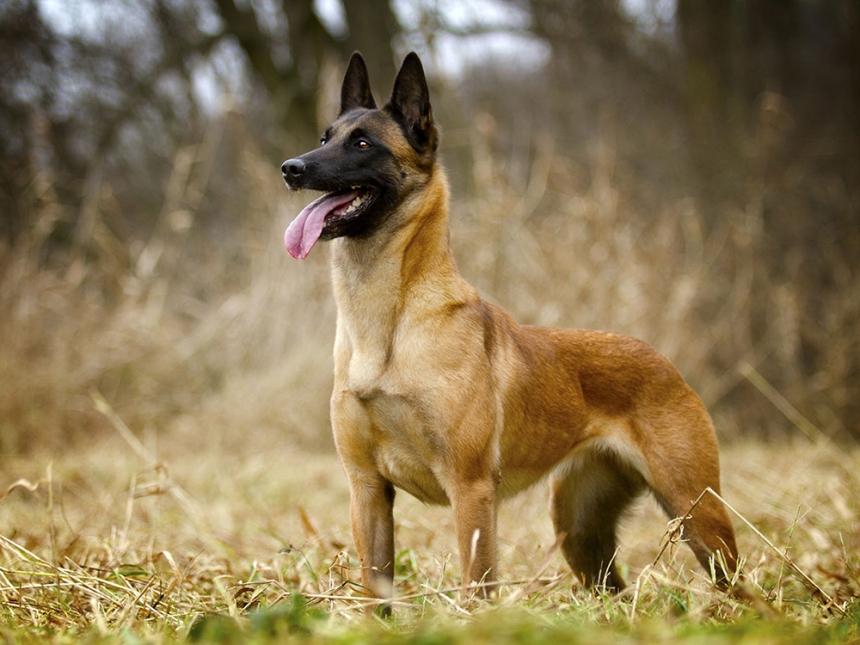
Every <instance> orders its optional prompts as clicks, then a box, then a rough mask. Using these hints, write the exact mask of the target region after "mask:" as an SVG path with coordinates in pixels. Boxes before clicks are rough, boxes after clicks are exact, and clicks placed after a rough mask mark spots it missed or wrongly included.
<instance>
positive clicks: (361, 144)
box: [355, 139, 370, 150]
mask: <svg viewBox="0 0 860 645" xmlns="http://www.w3.org/2000/svg"><path fill="white" fill-rule="evenodd" d="M355 147H356V148H358V149H359V150H367V149H368V148H369V147H370V142H369V141H367V140H366V139H359V140H358V141H356V142H355Z"/></svg>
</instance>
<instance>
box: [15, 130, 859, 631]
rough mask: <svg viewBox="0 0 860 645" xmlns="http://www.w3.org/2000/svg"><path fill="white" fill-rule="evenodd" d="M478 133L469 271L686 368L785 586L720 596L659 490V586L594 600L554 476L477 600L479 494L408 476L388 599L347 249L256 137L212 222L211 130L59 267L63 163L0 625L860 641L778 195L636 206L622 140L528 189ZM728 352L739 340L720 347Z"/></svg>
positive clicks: (638, 546) (30, 332)
mask: <svg viewBox="0 0 860 645" xmlns="http://www.w3.org/2000/svg"><path fill="white" fill-rule="evenodd" d="M457 136H458V134H457V133H456V132H455V133H451V135H450V138H451V141H454V142H456V140H457ZM471 143H472V144H474V145H475V147H476V150H477V155H476V162H477V163H476V166H475V170H474V172H475V177H474V184H475V185H476V186H477V190H476V192H475V194H474V195H473V196H471V197H461V198H460V200H459V201H458V202H457V203H456V204H455V207H454V211H453V215H452V239H453V244H454V250H455V255H456V256H457V258H458V261H459V262H460V264H461V269H462V271H463V273H464V274H465V275H466V276H467V277H468V278H469V279H470V280H471V281H472V282H473V283H474V284H476V286H478V287H479V288H480V289H481V290H482V291H483V292H484V293H485V294H487V297H491V298H492V299H494V300H496V301H497V302H500V303H501V304H503V305H504V306H506V307H508V308H510V309H511V310H512V311H513V313H514V314H515V316H516V317H517V318H518V319H519V320H521V321H523V322H530V323H541V324H552V325H565V326H581V327H594V328H604V329H613V330H617V331H621V332H625V333H630V334H633V335H636V336H639V337H641V338H643V339H645V340H647V341H649V342H651V343H652V344H654V345H655V346H656V347H657V348H658V349H660V350H661V351H662V352H664V353H665V354H667V355H668V356H669V357H670V358H672V359H673V360H674V361H675V362H676V363H677V364H678V365H679V367H680V369H681V371H682V372H683V373H684V374H685V375H686V376H687V378H688V379H689V380H690V382H691V383H692V384H693V385H694V387H696V389H697V390H699V391H700V392H701V394H702V396H703V398H704V400H705V402H706V404H708V405H709V407H711V409H713V410H715V417H716V421H717V425H718V428H719V431H720V434H721V437H722V439H723V448H722V458H723V481H724V488H723V494H724V497H725V499H726V500H727V501H728V502H729V504H731V507H732V509H733V518H734V522H735V526H736V528H737V531H738V537H739V546H740V548H741V551H742V554H743V556H744V557H745V559H746V563H745V572H746V576H747V585H748V587H749V588H750V589H751V590H752V591H753V593H754V595H755V596H756V597H757V598H758V599H759V600H758V601H757V602H755V603H747V602H738V601H737V600H735V599H733V598H730V597H727V596H725V595H724V594H722V593H719V592H716V591H714V590H712V589H711V587H710V586H709V583H708V577H709V576H708V574H707V573H706V572H704V571H702V570H700V569H698V568H697V566H696V565H695V563H694V562H693V561H692V558H690V557H688V553H687V549H686V548H685V547H684V546H683V544H681V542H683V536H681V538H680V539H678V537H677V536H674V537H673V534H672V533H671V530H669V529H670V527H668V526H667V522H666V519H665V518H663V517H662V516H661V515H660V514H659V513H658V512H657V509H656V506H655V505H654V504H653V503H652V502H651V501H650V500H646V501H643V502H642V503H641V504H640V508H639V509H638V510H637V512H636V513H634V514H633V515H631V517H630V519H629V520H628V522H627V524H626V527H625V533H624V537H623V539H622V548H621V551H620V553H619V555H618V558H619V561H620V562H621V563H622V565H623V570H624V571H625V572H626V576H627V579H628V580H629V581H630V582H631V583H632V584H631V587H630V589H629V590H628V592H626V593H625V594H624V595H623V596H622V597H619V598H606V597H595V596H592V595H591V594H589V593H587V592H585V591H584V590H582V589H580V588H579V586H578V585H577V583H576V581H575V580H574V579H573V578H572V576H571V575H570V574H569V573H568V572H567V570H566V568H565V566H564V564H563V562H562V558H561V557H560V555H559V554H558V553H556V552H555V550H554V548H553V537H552V532H551V526H550V522H549V518H548V513H547V499H546V498H547V491H546V490H545V489H544V488H543V487H540V486H538V487H536V488H535V489H534V490H532V491H530V492H528V493H527V494H525V495H523V496H522V497H520V498H518V499H516V500H514V501H512V502H511V503H509V504H508V505H506V506H504V507H503V509H502V515H501V519H500V534H501V553H500V560H501V568H502V572H501V576H502V579H503V581H504V585H503V586H502V588H501V591H500V594H499V598H498V599H497V600H496V601H495V602H493V603H474V602H472V603H468V602H463V601H461V600H460V598H459V596H458V594H457V585H458V579H459V577H458V571H457V570H456V569H457V565H456V553H455V551H454V540H453V527H452V523H451V516H450V513H449V511H448V510H447V509H440V508H433V507H426V506H423V505H421V504H420V503H418V502H416V501H415V500H413V499H411V498H409V496H408V495H406V494H403V493H401V494H400V495H399V496H398V503H397V507H396V517H397V545H398V549H399V551H398V555H397V562H396V571H397V573H396V583H397V587H396V590H397V601H396V609H395V618H394V619H393V620H391V621H388V622H380V621H377V620H375V619H372V618H369V619H368V618H364V617H363V612H362V606H363V600H362V598H361V590H360V589H359V588H358V587H357V585H356V583H355V580H357V578H358V575H357V573H358V572H357V571H356V562H355V555H354V552H353V550H352V546H351V538H350V535H349V528H348V516H347V505H348V500H347V492H346V485H345V481H344V478H343V475H342V473H341V470H340V467H339V465H338V463H337V460H336V457H335V456H334V453H333V448H332V445H331V439H330V428H329V425H328V418H327V400H328V394H329V387H330V381H331V359H330V348H331V343H332V339H333V317H334V311H333V304H332V302H331V297H330V288H329V285H328V276H327V266H326V253H325V247H324V246H323V247H321V248H320V249H317V250H316V251H315V252H314V253H313V254H312V256H311V258H310V259H309V260H307V261H306V262H304V263H298V262H295V261H292V260H290V259H289V258H288V257H287V256H286V254H285V253H284V252H283V248H282V244H281V238H282V232H283V228H284V227H285V226H286V223H287V222H288V221H289V219H290V217H291V215H292V214H293V213H294V212H295V211H296V209H297V208H298V207H299V206H300V205H301V204H302V203H303V198H302V197H301V196H298V197H296V196H290V195H286V194H285V191H283V189H282V186H281V184H280V180H279V177H278V171H277V168H276V167H273V166H272V165H271V164H269V163H267V162H265V161H263V160H262V156H261V155H260V154H259V153H257V152H256V151H255V150H254V149H253V147H252V146H251V145H250V144H247V145H246V146H245V147H244V148H240V152H239V154H238V155H237V159H238V164H237V165H238V167H239V168H240V169H241V172H242V176H241V180H242V181H243V182H244V184H243V185H244V194H246V195H247V203H246V204H245V205H244V208H243V212H242V216H241V221H240V222H238V223H237V224H236V226H235V231H234V232H233V234H232V236H231V238H230V239H231V241H230V242H229V243H226V242H223V241H218V242H217V243H216V242H213V240H212V239H210V238H207V236H206V235H204V234H200V233H199V230H198V229H199V228H200V226H199V222H198V220H197V219H196V217H197V215H198V211H197V210H196V206H197V205H198V204H199V203H200V201H199V195H202V194H204V193H205V191H206V190H207V182H208V181H209V175H208V174H207V173H208V170H207V166H206V164H204V163H203V161H204V160H205V159H206V158H207V156H208V155H209V154H211V145H214V144H211V142H207V141H204V142H202V143H201V144H200V145H199V146H192V147H189V148H186V149H183V150H182V151H181V154H180V155H179V156H178V158H177V159H176V162H175V164H174V175H173V177H172V178H171V181H170V183H169V184H168V187H167V190H166V196H165V200H164V205H163V208H162V211H161V214H160V215H159V220H158V224H157V226H156V229H155V231H154V233H153V234H152V236H151V238H149V239H148V240H143V241H142V242H140V243H139V244H137V245H131V246H125V245H122V244H120V243H119V242H118V241H117V239H116V238H115V237H113V236H112V234H111V233H110V230H109V228H108V227H106V226H104V225H103V223H102V222H103V219H104V218H106V217H108V216H109V214H110V209H111V208H113V202H112V200H111V187H110V186H107V185H103V186H98V187H97V189H96V191H95V193H94V194H93V195H90V196H89V197H88V199H86V200H85V203H86V204H87V207H88V208H91V209H93V213H94V215H93V217H92V218H90V220H89V221H90V222H91V223H92V229H91V230H92V232H91V235H90V237H89V238H88V239H87V240H86V244H85V245H84V246H83V248H78V247H70V248H68V249H67V250H65V251H63V252H62V253H56V254H54V255H53V259H52V260H51V261H49V262H45V260H44V250H45V247H46V245H47V244H48V241H49V234H50V232H51V231H52V230H53V226H54V224H55V223H56V222H57V221H61V220H62V219H63V218H64V213H63V208H64V207H63V205H62V204H61V203H60V202H59V201H58V200H57V198H56V196H54V195H53V194H52V191H51V182H50V178H49V177H46V178H44V181H43V183H42V184H40V185H38V186H35V187H34V188H33V191H32V204H31V211H32V218H31V219H32V222H33V226H32V228H31V231H30V232H29V233H28V234H27V235H26V236H25V237H24V239H22V240H21V242H20V244H18V245H16V246H15V248H3V249H2V254H0V307H2V310H3V312H4V314H3V317H2V320H0V334H2V338H3V343H2V346H0V454H2V463H1V464H0V636H2V637H3V638H4V639H5V640H6V641H7V642H34V643H35V642H46V641H48V642H58V643H66V642H76V641H78V640H80V641H83V642H93V643H101V642H105V643H112V642H118V643H138V642H153V643H171V642H187V641H197V642H210V641H213V642H214V641H218V642H237V643H238V642H287V641H290V639H294V640H296V641H301V642H310V643H316V642H344V643H346V642H375V643H380V642H381V643H386V642H392V643H394V642H398V643H399V642H421V643H460V642H462V643H466V642H468V643H475V642H478V643H480V642H494V643H495V642H500V643H504V642H510V643H538V642H555V641H558V642H595V641H597V642H609V643H613V642H618V643H621V642H624V643H630V642H634V643H639V642H641V643H646V642H666V643H674V642H702V643H722V642H736V641H739V642H756V643H758V642H768V643H803V642H810V643H811V642H816V643H831V642H832V643H837V642H845V643H852V642H853V643H858V642H860V608H858V597H860V449H858V447H856V446H851V445H844V444H837V443H835V442H834V441H833V440H831V439H829V438H828V437H829V436H831V434H832V433H831V432H830V431H829V429H828V428H827V427H819V425H816V424H813V423H812V422H810V421H809V420H807V418H806V417H804V416H803V415H802V414H801V413H800V412H799V411H798V406H799V404H800V403H801V401H798V400H797V399H796V394H797V392H796V391H795V392H780V391H777V390H776V389H775V388H773V387H772V386H771V385H770V384H769V383H768V381H767V380H766V379H765V378H764V377H762V376H761V375H760V371H761V369H760V368H761V367H762V366H763V365H764V366H766V365H767V364H768V361H769V360H771V359H770V357H771V356H772V355H774V353H775V352H778V350H779V348H780V346H781V345H780V343H782V342H788V341H786V339H790V338H791V320H790V319H786V320H780V319H774V320H773V326H774V333H773V334H772V335H770V336H768V338H770V339H771V340H770V341H769V342H770V343H772V344H771V345H769V346H762V345H761V344H755V343H753V342H752V341H751V340H750V335H749V327H750V322H749V320H748V315H749V309H750V307H749V298H750V293H751V286H750V285H751V283H752V281H753V279H754V274H755V261H756V249H757V247H756V235H757V234H758V233H757V231H758V230H759V229H758V228H757V227H756V223H755V218H756V213H755V212H754V209H746V210H744V209H741V210H739V211H738V212H737V213H730V214H727V217H726V221H727V223H726V225H725V226H724V227H722V228H718V229H717V230H710V231H708V232H707V233H706V232H705V228H704V226H703V224H702V222H701V220H700V218H699V217H698V215H697V213H696V212H695V208H694V207H693V206H692V205H691V204H690V203H686V202H682V203H678V204H675V205H671V206H667V208H666V211H665V212H661V213H658V214H656V215H657V216H655V217H654V218H652V219H651V220H649V221H650V223H649V224H641V223H640V224H638V225H633V224H632V223H631V222H641V221H642V220H641V219H637V218H634V217H633V216H632V215H633V214H634V212H633V211H632V210H631V206H630V205H628V204H625V203H624V202H623V200H622V199H621V198H620V196H619V191H618V186H617V182H618V181H619V180H618V179H617V178H616V177H615V175H614V172H615V169H614V166H613V159H612V154H611V149H609V148H600V147H598V148H596V149H595V150H594V151H593V155H592V159H593V163H592V167H591V174H590V180H589V181H588V182H587V183H586V184H584V185H577V183H576V181H575V180H574V179H573V177H574V174H575V173H573V172H571V171H569V169H567V168H566V166H565V162H564V160H563V159H559V158H557V157H555V156H554V153H553V151H552V150H551V149H549V148H547V149H546V150H544V151H543V152H542V153H541V154H539V155H537V157H536V158H535V161H534V164H533V168H532V169H531V171H530V173H529V174H528V177H527V178H525V179H523V181H522V185H510V184H509V183H508V181H509V179H507V178H506V177H507V176H506V175H505V173H504V169H499V168H496V167H494V166H493V164H492V163H491V162H490V156H489V155H483V156H482V155H481V154H480V147H479V145H478V142H471ZM561 186H565V187H566V188H564V189H562V188H561ZM195 200H197V201H195ZM854 291H855V292H856V285H855V288H854ZM775 297H777V296H775ZM832 304H833V307H834V308H836V307H839V306H841V307H842V310H843V311H847V310H848V309H849V308H850V307H851V306H854V305H851V304H850V298H849V297H848V296H846V298H845V303H841V304H840V303H832ZM786 315H788V314H786ZM834 351H836V350H834ZM715 352H721V353H722V354H724V355H725V360H723V361H722V362H716V363H715V362H713V361H709V362H706V361H705V360H704V359H705V357H707V356H710V355H711V354H713V353H715ZM720 364H722V365H724V366H725V367H723V368H722V369H718V368H716V367H714V365H720ZM834 364H836V363H834ZM831 378H832V379H833V380H834V383H836V384H838V382H839V378H840V377H839V374H838V373H836V372H834V373H833V374H832V375H831ZM739 387H744V388H746V389H747V390H748V396H750V397H752V396H755V397H758V398H759V399H760V401H761V402H762V403H763V404H764V405H767V406H770V408H771V409H772V414H773V417H774V419H775V420H776V421H777V424H783V425H784V426H785V427H786V428H789V429H791V431H790V432H787V433H786V434H785V435H782V436H780V437H778V438H774V439H771V440H770V441H765V440H763V439H762V438H761V434H760V433H759V432H757V431H756V429H755V428H750V427H749V426H748V424H747V422H746V421H745V418H744V413H743V410H742V409H740V410H738V409H733V408H731V407H729V406H721V405H720V403H721V402H722V401H724V400H725V397H727V396H728V395H729V394H730V393H731V392H732V391H734V390H736V389H737V388H739ZM816 387H817V388H818V389H819V390H821V389H826V388H827V387H828V383H826V382H822V383H818V384H817V385H816Z"/></svg>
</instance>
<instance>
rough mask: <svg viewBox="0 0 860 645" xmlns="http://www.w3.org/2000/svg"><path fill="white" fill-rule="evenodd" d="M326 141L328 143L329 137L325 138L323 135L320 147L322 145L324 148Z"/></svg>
mask: <svg viewBox="0 0 860 645" xmlns="http://www.w3.org/2000/svg"><path fill="white" fill-rule="evenodd" d="M326 141H328V137H327V136H325V135H322V136H321V137H320V145H321V146H324V145H325V144H326Z"/></svg>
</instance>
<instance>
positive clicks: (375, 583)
mask: <svg viewBox="0 0 860 645" xmlns="http://www.w3.org/2000/svg"><path fill="white" fill-rule="evenodd" d="M349 488H350V505H349V513H350V522H351V525H352V536H353V540H354V541H355V548H356V550H357V551H358V558H359V561H360V562H361V583H362V585H363V586H364V588H365V589H366V590H367V591H368V593H372V594H373V595H374V596H376V597H378V598H381V599H390V598H391V597H392V595H393V593H394V486H392V485H391V483H390V482H387V481H385V480H384V479H383V478H382V477H380V476H379V475H376V474H373V475H371V474H369V473H363V474H358V473H353V474H352V475H351V476H350V478H349ZM374 607H377V606H376V605H372V606H371V609H372V608H374ZM378 607H379V609H380V610H381V611H382V613H383V614H385V615H387V614H389V613H391V609H390V607H389V606H388V605H387V604H381V605H379V606H378Z"/></svg>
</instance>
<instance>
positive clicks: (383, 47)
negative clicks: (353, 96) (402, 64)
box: [343, 0, 400, 104]
mask: <svg viewBox="0 0 860 645" xmlns="http://www.w3.org/2000/svg"><path fill="white" fill-rule="evenodd" d="M343 8H344V10H345V11H346V20H347V24H348V25H349V35H348V36H347V37H346V40H345V41H344V48H343V49H344V52H343V54H344V60H346V57H347V56H349V55H350V54H352V52H354V51H360V52H361V54H362V56H364V60H365V62H366V63H367V71H368V73H369V74H370V82H371V85H372V86H373V89H374V90H375V92H376V98H377V99H378V101H379V102H380V104H382V103H385V102H386V101H387V99H388V93H389V92H390V90H391V85H392V83H393V82H394V70H395V61H394V57H393V51H392V48H391V44H392V43H393V42H394V38H395V36H397V34H398V32H399V31H400V25H399V24H398V23H397V18H396V17H395V15H394V12H393V11H392V10H391V3H390V2H389V0H363V2H354V1H353V2H344V3H343ZM398 62H399V61H398Z"/></svg>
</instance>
